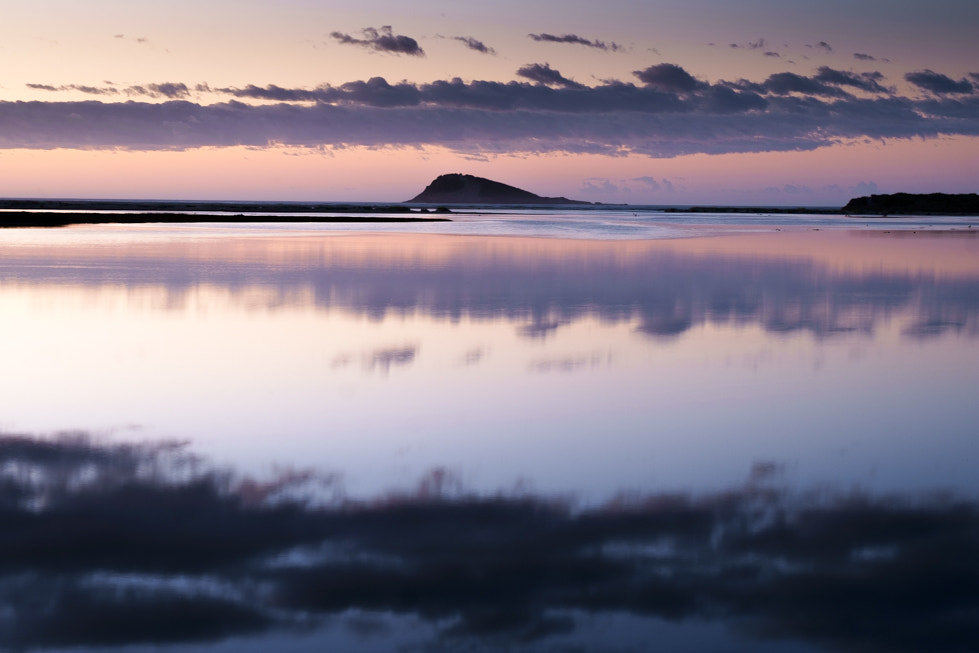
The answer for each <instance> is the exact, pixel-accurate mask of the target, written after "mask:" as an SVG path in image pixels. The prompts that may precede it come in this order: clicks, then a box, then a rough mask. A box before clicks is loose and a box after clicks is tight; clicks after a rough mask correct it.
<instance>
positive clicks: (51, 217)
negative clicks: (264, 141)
mask: <svg viewBox="0 0 979 653" xmlns="http://www.w3.org/2000/svg"><path fill="white" fill-rule="evenodd" d="M293 213H295V215H289V216H288V217H283V216H281V215H268V214H265V213H236V214H231V213H224V214H222V213H217V214H210V213H208V214H194V213H85V212H75V211H61V212H54V211H51V212H46V211H4V212H0V229H5V228H10V229H15V228H37V227H42V228H43V227H52V228H57V227H69V226H72V225H101V224H194V223H207V222H219V223H235V222H237V223H255V222H271V223H283V224H289V223H296V222H308V223H324V224H329V223H339V222H355V223H400V222H451V221H452V220H450V219H449V218H436V217H428V216H423V215H403V216H400V215H399V216H373V215H371V216H363V215H342V214H341V215H328V216H319V215H318V216H312V215H308V214H307V213H305V212H293ZM331 213H332V211H331Z"/></svg>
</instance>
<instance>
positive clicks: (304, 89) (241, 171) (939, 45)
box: [0, 0, 979, 206]
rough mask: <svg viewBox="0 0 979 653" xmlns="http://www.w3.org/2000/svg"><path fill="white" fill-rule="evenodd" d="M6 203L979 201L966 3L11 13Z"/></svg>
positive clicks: (417, 5)
mask: <svg viewBox="0 0 979 653" xmlns="http://www.w3.org/2000/svg"><path fill="white" fill-rule="evenodd" d="M4 4H5V7H4V21H3V25H2V26H0V30H2V38H0V196H2V197H62V198H68V197H75V198H110V197H112V198H134V199H138V198H146V199H216V200H295V201H371V202H375V201H376V202H398V201H403V200H406V199H409V198H410V197H413V196H414V195H416V194H417V193H418V192H420V191H421V190H422V189H423V188H424V187H425V186H426V185H427V184H428V183H429V182H430V181H431V180H432V179H434V178H435V177H436V176H438V175H439V174H443V173H449V172H462V173H469V174H474V175H479V176H483V177H488V178H491V179H495V180H497V181H501V182H504V183H508V184H512V185H515V186H518V187H521V188H525V189H527V190H530V191H532V192H535V193H538V194H540V195H546V196H565V197H571V198H575V199H581V200H588V201H597V202H609V203H629V204H666V205H683V204H735V205H759V206H762V205H765V206H780V205H790V206H840V205H842V204H844V203H846V201H847V200H848V199H849V198H851V197H855V196H860V195H867V194H871V193H891V192H949V193H961V192H976V191H977V190H979V188H977V186H979V183H977V175H976V173H975V171H976V170H979V39H977V38H975V34H976V26H977V25H979V3H976V2H975V1H974V0H930V1H919V0H848V1H843V0H826V1H824V2H820V3H813V2H808V1H802V0H742V1H740V2H737V3H733V2H729V1H727V0H605V1H604V2H601V3H596V2H579V1H577V0H565V1H561V2H558V1H541V2H534V3H528V2H526V1H517V0H496V1H495V2H493V3H471V2H459V1H453V2H448V1H442V0H415V1H413V2H411V3H404V2H397V1H394V0H361V1H359V2H357V3H350V2H335V1H332V0H279V1H276V2H271V1H265V0H206V1H202V0H194V1H191V0H171V1H170V2H167V3H162V2H148V1H132V0H89V1H88V2H85V3H79V2H77V1H76V0H7V1H6V2H5V3H4Z"/></svg>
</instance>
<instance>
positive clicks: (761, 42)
mask: <svg viewBox="0 0 979 653" xmlns="http://www.w3.org/2000/svg"><path fill="white" fill-rule="evenodd" d="M766 45H768V44H767V42H766V41H765V39H758V40H757V41H751V42H749V43H743V44H742V43H732V44H731V45H729V46H728V47H730V48H734V49H745V50H761V49H762V48H764V47H765V46H766Z"/></svg>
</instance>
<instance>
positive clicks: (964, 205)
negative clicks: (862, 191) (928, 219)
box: [843, 193, 979, 215]
mask: <svg viewBox="0 0 979 653" xmlns="http://www.w3.org/2000/svg"><path fill="white" fill-rule="evenodd" d="M843 212H844V213H846V214H859V215H979V195H976V194H975V193H960V194H954V195H952V194H946V193H926V194H914V193H893V194H891V195H870V196H869V197H866V196H865V197H856V198H854V199H852V200H850V201H849V202H848V203H847V205H846V206H844V207H843Z"/></svg>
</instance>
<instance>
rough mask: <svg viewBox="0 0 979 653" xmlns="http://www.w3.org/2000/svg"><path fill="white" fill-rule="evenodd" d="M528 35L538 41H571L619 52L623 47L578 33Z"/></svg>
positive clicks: (597, 48) (576, 43)
mask: <svg viewBox="0 0 979 653" xmlns="http://www.w3.org/2000/svg"><path fill="white" fill-rule="evenodd" d="M527 36H528V37H530V38H532V39H534V40H535V41H538V42H545V43H571V44H575V45H584V46H587V47H589V48H595V49H596V50H605V51H607V52H618V51H619V50H622V49H623V48H622V46H621V45H619V44H618V43H614V42H609V43H606V42H604V41H598V40H594V41H593V40H590V39H586V38H583V37H581V36H578V35H577V34H562V35H561V36H555V35H554V34H528V35H527Z"/></svg>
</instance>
